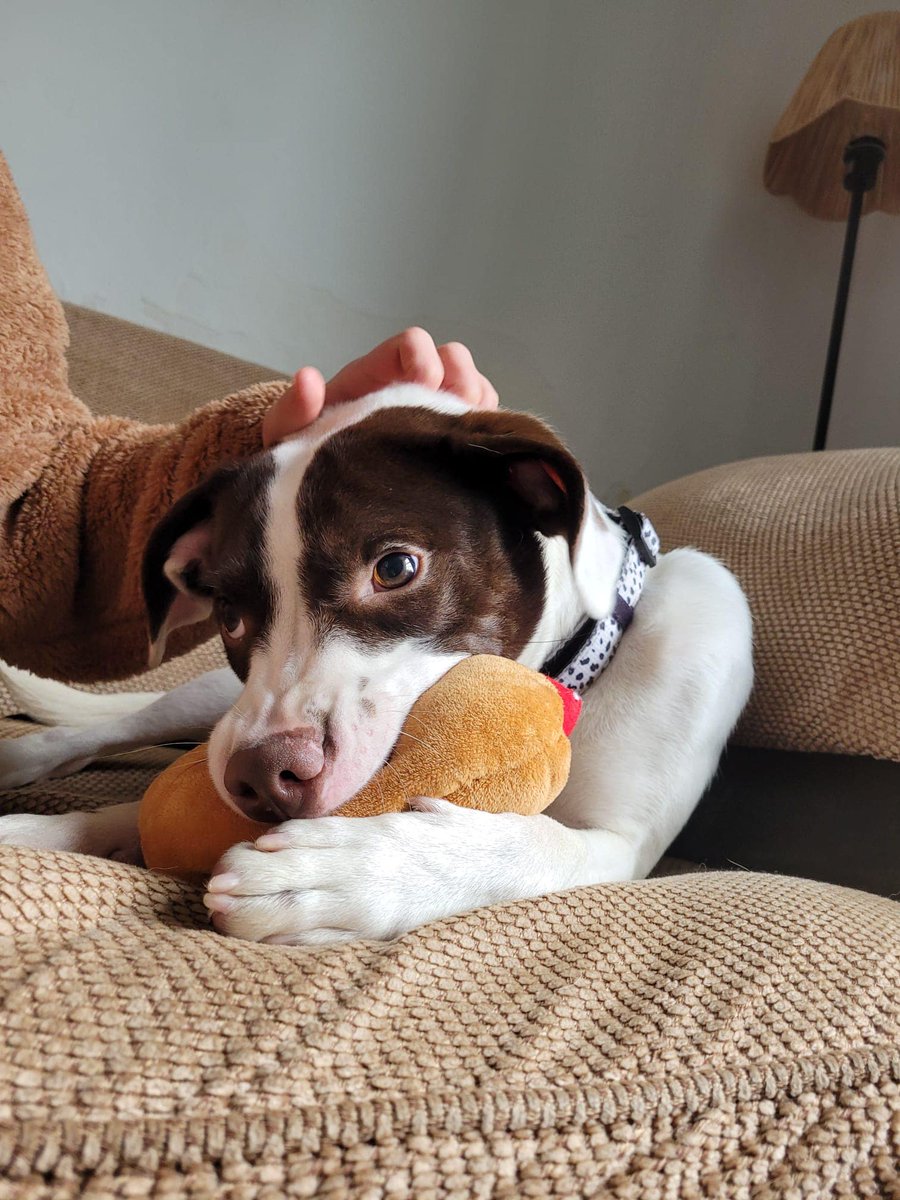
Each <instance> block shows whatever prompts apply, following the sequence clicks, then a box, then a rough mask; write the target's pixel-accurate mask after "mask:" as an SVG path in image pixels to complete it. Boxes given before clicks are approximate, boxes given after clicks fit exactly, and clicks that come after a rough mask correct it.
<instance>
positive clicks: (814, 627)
mask: <svg viewBox="0 0 900 1200" xmlns="http://www.w3.org/2000/svg"><path fill="white" fill-rule="evenodd" d="M631 503H633V504H634V505H635V506H636V507H638V508H640V509H642V510H644V511H645V512H647V513H648V514H649V515H650V517H651V518H652V520H653V522H654V524H655V525H656V527H657V529H658V530H659V533H660V535H661V537H662V543H663V548H664V549H667V550H670V549H672V548H673V547H675V546H696V547H698V548H699V549H701V550H706V551H708V552H709V553H710V554H714V555H715V556H716V557H717V558H720V559H721V560H722V561H723V562H725V563H726V564H727V565H728V566H729V567H730V568H731V569H732V570H733V571H734V572H735V574H736V575H737V577H738V579H739V580H740V581H741V583H742V585H743V587H744V589H745V591H746V593H747V596H748V598H749V600H750V606H751V608H752V610H753V621H754V643H755V663H756V685H755V687H754V690H753V695H752V697H751V699H750V703H749V705H748V707H747V710H746V712H745V713H744V716H743V718H742V720H741V723H740V726H739V728H738V731H737V737H736V740H737V741H738V742H739V743H741V744H744V745H749V746H771V747H774V748H776V749H783V750H820V751H828V752H835V753H846V754H868V755H871V756H873V757H875V758H889V759H893V760H895V761H900V671H898V669H897V663H898V661H900V553H898V548H900V449H896V448H889V447H886V448H884V449H877V450H841V451H833V452H825V453H821V454H786V455H782V456H780V457H777V458H756V459H751V460H749V461H747V462H738V463H731V464H730V465H728V466H723V467H715V468H713V469H712V470H709V471H701V472H699V473H698V474H696V475H689V476H687V477H686V478H684V479H678V480H676V481H675V482H674V483H668V484H664V485H663V486H662V487H658V488H655V489H654V490H653V491H651V492H647V493H645V494H644V495H642V496H639V497H637V498H636V499H635V500H634V501H632V502H631Z"/></svg>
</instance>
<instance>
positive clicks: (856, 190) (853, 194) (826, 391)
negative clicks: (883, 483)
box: [813, 136, 885, 450]
mask: <svg viewBox="0 0 900 1200" xmlns="http://www.w3.org/2000/svg"><path fill="white" fill-rule="evenodd" d="M884 154H885V145H884V142H883V141H882V140H881V138H877V137H871V136H866V137H858V138H854V139H853V141H852V142H849V143H848V144H847V148H846V150H845V151H844V163H845V164H846V165H847V168H848V170H847V173H846V175H845V176H844V187H845V188H846V189H847V191H848V192H849V193H850V212H849V213H848V214H847V231H846V233H845V234H844V251H843V254H842V255H841V269H840V273H839V274H838V285H837V294H836V296H835V298H834V314H833V315H832V318H831V335H830V336H829V339H828V353H827V355H826V356H825V374H824V376H823V378H822V392H821V395H820V397H819V415H818V417H817V419H816V432H815V437H814V438H813V450H824V449H825V443H826V441H827V440H828V423H829V421H830V419H831V403H832V400H833V399H834V381H835V379H836V378H837V369H838V359H839V358H840V355H841V338H842V337H843V334H844V318H845V317H846V315H847V298H848V296H849V295H850V278H851V276H852V274H853V259H854V256H855V254H856V237H857V234H858V233H859V221H860V218H861V217H862V210H863V202H864V201H865V198H866V192H871V190H872V188H873V187H874V186H875V184H876V183H877V181H878V168H879V167H880V166H881V164H882V162H884Z"/></svg>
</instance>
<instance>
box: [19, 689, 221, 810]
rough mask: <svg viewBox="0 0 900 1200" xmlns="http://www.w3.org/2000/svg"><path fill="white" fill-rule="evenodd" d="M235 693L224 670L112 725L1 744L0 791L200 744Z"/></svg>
mask: <svg viewBox="0 0 900 1200" xmlns="http://www.w3.org/2000/svg"><path fill="white" fill-rule="evenodd" d="M240 691H241V683H240V680H239V679H238V678H237V677H236V676H235V675H234V674H233V673H232V671H231V670H230V669H229V668H227V667H225V668H222V669H221V670H218V671H209V672H208V673H207V674H205V675H201V676H199V678H197V679H192V680H191V681H190V682H189V683H185V684H183V685H182V686H181V687H178V688H174V689H173V690H172V691H171V692H165V693H164V694H163V695H162V696H160V698H159V699H158V700H154V701H153V702H152V703H151V704H148V705H147V706H146V707H145V708H141V709H138V710H137V711H136V712H130V711H127V710H126V711H125V712H124V714H123V715H122V716H120V717H117V718H115V719H113V720H109V721H106V722H102V723H99V724H96V725H89V726H85V727H69V726H65V725H62V726H58V727H56V728H53V729H46V730H42V731H41V732H40V733H34V734H27V735H25V736H24V737H18V738H8V739H5V740H3V741H0V788H14V787H21V786H23V785H24V784H26V783H34V782H35V781H37V780H40V779H49V778H53V777H54V776H59V775H67V774H70V773H71V772H72V771H76V770H80V769H81V768H82V767H84V766H87V764H88V763H89V762H92V761H94V760H95V759H97V758H103V757H106V756H108V755H116V754H124V753H127V752H128V751H129V750H136V749H140V748H141V747H143V746H159V745H165V744H167V743H171V742H199V741H203V740H204V739H205V738H206V737H208V735H209V732H210V730H211V729H212V727H213V726H214V725H215V723H216V722H217V721H218V720H219V718H220V717H222V716H223V715H224V714H225V713H226V712H227V711H228V709H229V708H230V707H231V705H232V704H233V703H234V702H235V700H236V699H237V698H238V696H239V695H240ZM107 699H112V697H107Z"/></svg>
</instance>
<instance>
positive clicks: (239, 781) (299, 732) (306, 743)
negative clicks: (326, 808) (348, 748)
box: [225, 728, 325, 821]
mask: <svg viewBox="0 0 900 1200" xmlns="http://www.w3.org/2000/svg"><path fill="white" fill-rule="evenodd" d="M324 765H325V750H324V747H323V745H322V734H321V733H320V732H319V731H318V730H317V729H312V728H309V729H294V730H291V732H290V733H273V734H270V736H269V737H267V738H266V739H265V740H264V741H262V742H260V743H259V745H258V746H248V747H247V749H246V750H236V751H235V752H234V754H232V756H231V758H230V759H229V760H228V764H227V766H226V767H225V787H226V788H227V789H228V793H229V795H230V796H231V797H232V798H233V799H234V801H235V803H236V804H237V806H238V808H239V809H240V810H241V812H242V813H244V814H245V815H246V816H248V817H250V818H251V820H253V821H289V820H291V818H293V817H299V816H302V815H303V811H302V810H303V793H304V785H305V784H308V783H309V782H310V780H312V779H315V777H316V776H317V775H318V774H319V772H320V771H321V770H322V768H323V767H324Z"/></svg>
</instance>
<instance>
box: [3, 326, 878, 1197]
mask: <svg viewBox="0 0 900 1200" xmlns="http://www.w3.org/2000/svg"><path fill="white" fill-rule="evenodd" d="M67 316H68V319H69V322H70V327H71V333H72V346H71V351H70V358H69V362H70V379H71V382H72V386H73V390H74V391H75V393H76V394H78V395H80V396H81V398H82V399H84V400H85V401H87V402H88V403H89V404H90V405H91V406H92V407H93V408H94V409H95V410H97V411H106V412H119V413H123V414H125V415H131V416H138V417H141V418H142V419H144V420H147V421H155V420H160V421H161V420H171V419H173V418H175V417H178V416H180V415H182V414H183V413H184V412H185V411H187V410H188V409H190V408H193V407H195V406H196V405H198V404H200V403H202V402H204V401H206V400H211V399H214V398H216V397H218V396H221V395H224V394H225V393H227V392H229V391H234V390H237V389H239V388H241V387H244V386H246V385H247V384H249V383H251V382H254V381H256V380H259V379H263V378H270V377H272V375H273V374H274V373H272V372H267V371H266V370H265V369H264V368H262V367H258V366H254V365H252V364H247V363H242V362H239V361H237V360H235V359H232V358H228V357H226V356H224V355H220V354H217V353H215V352H213V351H209V350H205V349H202V348H200V347H197V346H193V345H191V344H188V343H185V342H180V341H178V340H176V339H173V338H169V337H166V336H163V335H160V334H156V333H152V332H150V331H147V330H143V329H139V328H137V327H135V326H131V325H127V324H125V323H123V322H119V321H115V320H113V319H111V318H108V317H103V316H100V315H98V314H95V313H91V312H89V311H87V310H83V309H79V308H76V307H72V306H69V307H68V309H67ZM636 503H637V504H638V505H639V506H642V507H644V508H645V509H646V510H647V511H648V512H649V513H650V514H651V516H652V517H653V519H654V521H655V522H656V524H657V527H658V528H659V530H660V532H661V534H662V536H663V540H664V543H665V544H666V545H669V546H673V545H677V544H686V543H691V544H696V545H700V546H702V547H704V548H706V549H709V550H711V551H712V552H714V553H716V554H718V555H719V556H720V557H722V558H723V559H724V560H725V561H727V562H728V563H729V564H730V565H731V566H732V567H733V568H734V569H735V570H736V572H737V573H738V575H739V576H740V578H741V580H742V582H743V583H744V586H745V588H746V589H747V591H748V594H749V596H750V599H751V603H752V606H753V608H754V617H755V624H756V659H757V667H758V683H757V687H756V691H755V693H754V697H753V700H752V702H751V705H750V707H749V709H748V711H747V714H746V715H745V718H744V720H743V721H742V724H741V726H740V728H739V730H738V731H737V734H736V737H735V744H734V746H733V747H732V748H731V749H730V750H729V753H728V755H727V756H726V760H725V762H724V764H723V767H722V770H721V772H720V774H719V777H718V779H717V781H716V783H715V785H714V786H713V788H712V789H711V791H710V793H709V795H708V796H707V797H706V798H705V799H704V801H703V802H702V804H701V806H700V808H699V809H698V812H697V814H696V816H695V817H694V819H693V820H692V821H691V823H690V824H689V825H688V827H687V829H686V830H685V831H684V833H683V834H682V835H681V837H680V838H679V840H678V842H677V843H676V846H675V847H674V848H673V851H672V854H673V856H672V857H670V858H668V859H666V860H664V862H663V863H662V864H661V866H660V869H659V873H658V875H657V877H655V878H652V879H650V880H648V881H645V882H642V883H634V884H621V885H613V886H605V887H594V888H584V889H579V890H576V891H573V892H569V893H566V894H563V895H557V896H548V897H544V898H541V899H538V900H534V901H529V902H522V903H517V904H510V905H505V906H501V907H498V908H495V909H487V910H480V911H477V912H473V913H469V914H466V915H464V916H461V917H458V918H456V919H454V920H449V921H444V922H440V923H438V924H435V925H431V926H426V927H425V928H423V929H420V930H418V931H416V932H414V933H411V934H409V935H407V936H405V937H402V938H400V939H398V940H397V941H395V942H393V943H390V944H387V945H381V944H374V943H357V944H353V945H349V946H344V947H341V948H339V949H334V950H327V951H310V950H303V949H297V948H287V947H265V946H256V945H250V944H246V943H241V942H235V941H230V940H226V939H224V938H221V937H219V936H218V935H217V934H215V933H214V932H213V931H212V930H211V929H210V928H209V926H208V924H207V921H206V919H205V913H204V910H203V908H202V905H201V904H200V902H199V894H198V893H197V891H196V890H194V889H192V888H190V887H188V886H187V885H184V884H181V883H178V882H175V881H172V880H170V879H166V878H163V877H159V876H155V875H152V874H150V873H149V872H146V871H143V870H141V869H139V868H135V867H130V866H125V865H122V864H118V863H111V862H101V861H98V860H93V859H88V858H84V857H81V856H79V855H74V854H54V853H36V852H33V851H26V850H16V849H12V848H6V847H0V889H2V905H0V964H2V966H0V1028H2V1042H0V1044H2V1050H0V1197H3V1196H7V1195H8V1196H33V1197H42V1196H47V1197H50V1196H53V1197H63V1196H75V1195H95V1196H104V1197H105V1196H113V1195H115V1196H123V1197H124V1196H132V1195H134V1196H137V1195H140V1196H146V1195H158V1196H177V1195H196V1196H206V1195H213V1194H216V1195H225V1196H232V1197H234V1198H235V1200H238V1198H241V1200H243V1198H245V1197H246V1198H250V1197H273V1198H274V1197H281V1196H297V1197H301V1196H303V1197H309V1196H320V1195H321V1196H327V1197H329V1198H331V1200H338V1198H339V1197H351V1196H352V1197H367V1198H375V1197H380V1196H385V1197H388V1196H390V1197H407V1196H408V1197H416V1198H422V1200H427V1198H431V1197H435V1198H437V1197H459V1198H463V1197H470V1196H472V1197H498V1198H500V1197H502V1198H504V1200H514V1198H518V1197H526V1196H532V1197H545V1196H617V1197H629V1198H630V1197H638V1196H641V1197H674V1196H696V1197H700V1196H723V1197H734V1198H736V1200H737V1198H741V1197H748V1198H749V1197H754V1198H762V1197H772V1196H785V1197H800V1196H815V1197H819V1196H832V1195H833V1196H842V1197H850V1196H900V1165H898V1164H900V908H898V906H897V904H896V903H895V902H894V901H892V900H891V899H889V898H885V897H889V896H890V895H891V894H892V893H895V894H896V893H900V824H898V822H900V802H898V775H900V765H898V764H900V682H898V668H897V662H898V657H900V655H898V651H900V621H898V617H900V599H898V597H900V574H898V570H900V567H898V563H900V553H898V551H900V452H898V451H894V450H874V451H856V452H848V453H845V454H828V455H823V456H818V457H816V458H813V456H810V455H794V456H786V457H785V458H780V459H765V460H756V461H755V462H751V463H744V464H734V465H732V466H728V467H721V468H717V469H715V470H713V471H710V472H704V473H702V474H700V475H696V476H692V477H689V478H688V479H685V480H680V481H678V482H676V483H674V484H670V485H667V486H666V487H663V488H658V489H655V490H654V491H653V492H651V493H648V494H647V495H645V496H643V497H640V498H638V499H637V500H636ZM220 661H221V659H220V653H219V651H218V649H217V647H216V646H215V645H214V644H208V645H206V646H203V647H201V648H200V649H199V650H196V651H194V652H193V653H192V654H190V655H188V656H186V657H184V658H182V659H179V660H177V661H175V662H173V663H171V664H169V665H167V666H165V667H163V668H161V669H160V670H159V671H157V672H155V673H154V675H153V676H152V678H151V679H150V680H149V684H152V685H153V686H171V685H173V684H175V683H177V682H179V681H181V680H183V679H185V678H188V677H190V676H192V675H195V674H197V673H199V672H200V671H201V670H204V669H206V668H208V667H209V666H212V665H217V664H218V663H219V662H220ZM124 686H127V687H140V688H141V689H145V688H147V687H148V679H147V678H146V677H144V678H142V679H141V680H139V681H127V682H126V684H125V685H124ZM0 704H2V705H5V707H2V708H0V713H2V715H3V716H4V717H5V718H6V719H5V721H4V723H3V730H2V732H3V733H5V734H6V735H7V736H15V735H17V734H20V733H23V732H25V731H26V729H27V726H26V724H25V723H24V722H22V721H21V720H17V719H16V717H15V713H14V708H15V705H14V703H13V701H12V700H11V698H10V697H9V696H8V695H6V696H2V695H0ZM175 753H177V750H173V749H155V750H149V751H146V752H141V753H136V754H132V755H127V756H118V757H113V758H110V759H109V760H106V761H103V762H101V763H98V764H96V765H95V766H93V767H92V768H90V769H89V770H87V771H84V772H82V773H81V774H79V775H76V776H72V777H69V778H67V779H63V780H58V781H53V782H50V783H46V784H41V785H33V786H32V787H29V788H24V789H20V790H19V791H17V792H14V793H12V792H11V793H5V794H3V795H2V796H0V806H2V810H3V811H14V810H22V809H29V808H30V809H32V810H34V811H45V812H46V811H59V810H61V809H62V808H64V807H69V806H79V807H91V806H97V805H101V804H106V803H111V802H113V801H120V800H125V799H130V798H134V797H137V796H139V795H140V794H141V792H142V790H143V788H144V786H145V785H146V783H147V781H148V779H149V778H150V777H151V776H152V773H153V772H154V771H155V770H158V769H159V767H160V765H161V764H162V763H164V762H165V761H168V760H169V759H170V758H171V757H172V755H173V754H175ZM720 867H725V868H727V869H726V870H718V869H712V868H720ZM766 872H768V873H766ZM795 875H807V876H809V877H811V878H809V879H803V878H795V877H793V876H795ZM813 880H815V881H813ZM836 884H852V885H853V886H854V887H855V888H857V889H862V890H850V889H848V888H846V887H841V886H836ZM875 892H881V893H882V896H878V895H875V894H874V893H875Z"/></svg>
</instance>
